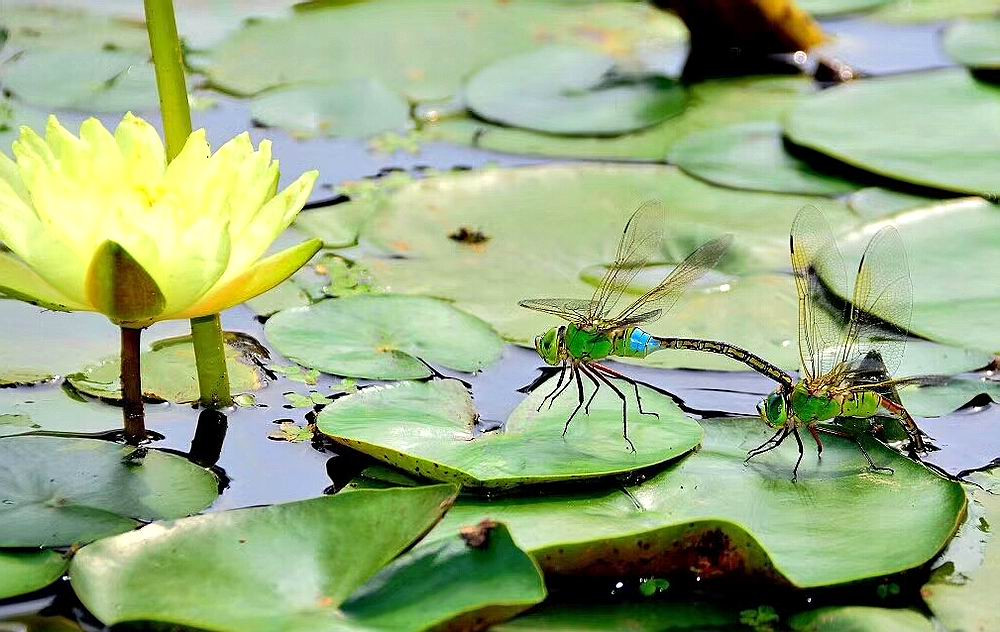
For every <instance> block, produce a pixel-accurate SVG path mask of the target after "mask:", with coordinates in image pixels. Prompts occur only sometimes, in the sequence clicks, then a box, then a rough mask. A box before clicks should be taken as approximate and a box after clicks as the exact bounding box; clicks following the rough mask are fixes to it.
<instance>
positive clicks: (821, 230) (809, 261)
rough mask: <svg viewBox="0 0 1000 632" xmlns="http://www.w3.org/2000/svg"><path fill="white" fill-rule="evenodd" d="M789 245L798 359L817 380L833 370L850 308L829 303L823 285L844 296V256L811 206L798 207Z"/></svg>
mask: <svg viewBox="0 0 1000 632" xmlns="http://www.w3.org/2000/svg"><path fill="white" fill-rule="evenodd" d="M789 244H790V248H791V253H792V271H793V273H794V275H795V286H796V290H797V291H798V298H799V357H800V359H801V361H802V369H803V370H804V371H805V373H806V376H807V377H809V378H814V379H815V378H820V377H821V376H823V375H826V374H828V373H832V372H833V371H834V369H835V368H836V367H837V365H838V364H839V363H840V362H841V359H842V356H843V353H842V348H843V346H844V345H843V341H844V331H845V328H846V325H847V322H848V320H849V317H850V312H849V311H848V310H847V309H839V308H837V307H835V306H834V305H833V304H832V303H831V301H830V300H829V298H828V294H827V290H826V289H825V288H824V287H823V284H824V282H825V283H826V284H827V285H828V286H829V287H830V289H831V290H833V291H834V293H836V294H838V295H840V296H846V295H847V294H846V292H847V290H846V287H847V274H846V272H845V268H844V258H843V256H842V255H841V254H840V250H839V249H838V248H837V242H836V241H835V240H834V238H833V232H832V231H831V230H830V225H829V224H828V223H827V221H826V219H825V218H824V217H823V214H822V213H820V212H819V210H818V209H816V207H814V206H804V207H802V209H801V210H800V211H799V212H798V214H797V215H796V216H795V220H794V221H793V222H792V232H791V239H790V241H789ZM821 277H822V280H820V279H821Z"/></svg>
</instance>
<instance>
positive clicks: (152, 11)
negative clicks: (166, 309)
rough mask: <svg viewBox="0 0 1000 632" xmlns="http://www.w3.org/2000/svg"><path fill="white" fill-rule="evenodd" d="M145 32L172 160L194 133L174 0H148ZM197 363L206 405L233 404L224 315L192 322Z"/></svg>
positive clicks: (201, 390) (202, 394)
mask: <svg viewBox="0 0 1000 632" xmlns="http://www.w3.org/2000/svg"><path fill="white" fill-rule="evenodd" d="M144 3H145V8H146V30H147V31H148V32H149V46H150V49H151V50H152V52H153V66H154V67H155V68H156V87H157V89H158V91H159V93H160V110H161V111H162V113H163V132H164V136H165V138H166V145H167V159H168V160H171V159H173V158H174V157H175V156H176V155H177V154H179V153H180V151H181V149H182V148H183V147H184V143H185V142H186V141H187V138H188V136H190V134H191V108H190V106H189V105H188V95H187V84H186V82H185V81H184V60H183V56H182V51H181V41H180V38H179V37H178V36H177V21H176V19H175V18H174V5H173V2H172V0H144ZM191 337H192V339H193V342H194V355H195V364H197V366H198V388H199V391H200V393H201V403H202V405H203V406H228V405H230V403H232V397H231V396H230V392H229V373H228V371H227V370H226V356H225V346H224V344H223V340H222V326H221V324H220V323H219V315H218V314H213V315H211V316H204V317H201V318H194V319H192V320H191Z"/></svg>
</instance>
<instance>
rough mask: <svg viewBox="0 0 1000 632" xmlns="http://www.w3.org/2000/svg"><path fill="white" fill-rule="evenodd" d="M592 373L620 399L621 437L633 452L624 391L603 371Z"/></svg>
mask: <svg viewBox="0 0 1000 632" xmlns="http://www.w3.org/2000/svg"><path fill="white" fill-rule="evenodd" d="M594 375H596V376H597V377H598V379H600V380H601V381H602V382H604V383H605V384H607V386H608V388H610V389H611V390H613V391H614V392H615V393H616V394H617V395H618V399H620V400H622V437H624V438H625V442H626V443H627V444H628V448H629V450H631V451H632V452H635V445H634V444H633V443H632V440H631V439H629V438H628V399H627V398H626V397H625V393H623V392H622V389H620V388H618V387H617V386H615V384H614V382H612V381H611V380H609V379H608V378H607V376H605V375H604V374H603V373H601V372H599V371H598V372H595V373H594Z"/></svg>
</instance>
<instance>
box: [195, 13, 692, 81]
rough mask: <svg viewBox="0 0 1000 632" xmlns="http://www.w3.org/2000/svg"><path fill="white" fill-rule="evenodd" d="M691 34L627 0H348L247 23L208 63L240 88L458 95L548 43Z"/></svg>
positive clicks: (650, 42) (659, 42)
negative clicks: (490, 68)
mask: <svg viewBox="0 0 1000 632" xmlns="http://www.w3.org/2000/svg"><path fill="white" fill-rule="evenodd" d="M684 37H685V30H684V28H683V26H682V25H681V23H680V20H678V19H677V18H676V17H674V16H672V15H670V14H667V13H664V12H662V11H658V10H656V9H654V8H653V7H647V6H644V5H642V4H635V3H627V2H593V1H587V2H574V3H572V4H566V3H564V2H558V1H553V0H542V1H539V2H511V3H498V2H493V1H492V0H476V1H475V2H469V1H468V0H429V1H426V2H420V3H419V4H414V3H412V2H408V1H407V0H390V1H388V2H349V3H334V5H333V6H327V7H322V8H317V9H316V10H310V11H302V12H299V13H296V14H294V15H292V16H290V17H288V18H284V19H275V20H261V21H257V22H254V23H252V24H248V25H246V26H245V27H244V28H243V29H241V30H240V31H238V32H237V33H234V34H233V35H232V36H230V37H229V38H227V39H226V40H225V41H224V42H222V43H221V44H220V45H218V46H217V47H215V48H214V49H213V50H212V51H210V54H209V55H208V56H207V58H206V59H205V60H204V68H203V69H204V71H205V73H206V74H207V75H208V76H209V77H210V79H211V80H212V82H213V83H214V84H215V85H218V86H220V87H222V88H225V89H226V90H228V91H232V92H236V93H240V94H255V93H258V92H261V91H263V90H265V89H267V88H271V87H275V86H279V85H287V84H292V83H297V82H317V83H322V82H328V81H341V80H345V79H357V78H375V79H379V80H380V81H382V82H383V83H384V84H385V85H386V86H388V87H389V88H391V89H393V90H395V91H398V92H399V93H401V94H402V95H404V96H405V97H407V98H408V99H410V100H412V101H426V100H432V99H447V98H449V97H452V96H454V95H456V94H457V93H458V91H459V87H460V84H461V82H462V81H463V79H464V78H465V77H468V76H469V75H470V74H472V72H474V71H475V70H477V69H479V68H481V67H482V66H484V65H486V64H488V63H490V62H493V61H496V60H498V59H502V58H504V57H507V56H509V55H513V54H516V53H519V52H523V51H527V50H531V49H533V48H536V47H537V46H538V45H539V44H541V43H549V42H551V43H570V44H580V45H585V46H590V47H592V48H595V49H598V50H601V49H603V50H605V51H607V52H614V53H623V52H624V53H626V54H628V53H632V52H633V51H635V50H636V47H637V46H638V45H639V44H640V43H641V44H642V46H643V48H644V49H647V50H648V48H649V47H652V48H653V49H654V50H655V49H656V48H661V49H662V48H669V47H672V46H676V45H678V44H679V43H681V42H682V41H683V39H684Z"/></svg>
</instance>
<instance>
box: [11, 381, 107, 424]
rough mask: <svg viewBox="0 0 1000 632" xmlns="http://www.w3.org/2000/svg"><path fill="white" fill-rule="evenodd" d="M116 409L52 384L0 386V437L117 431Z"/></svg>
mask: <svg viewBox="0 0 1000 632" xmlns="http://www.w3.org/2000/svg"><path fill="white" fill-rule="evenodd" d="M121 425H122V411H121V409H120V408H116V407H114V406H108V405H107V404H102V403H100V402H94V401H89V400H86V399H84V398H82V397H80V396H79V395H77V394H76V393H73V392H72V391H71V390H69V389H67V388H59V387H54V386H48V387H35V388H31V389H25V388H18V389H12V388H5V389H0V437H5V436H11V435H19V434H25V433H29V432H37V431H46V432H72V433H74V434H88V433H90V434H99V433H103V432H107V431H109V430H119V429H121Z"/></svg>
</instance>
